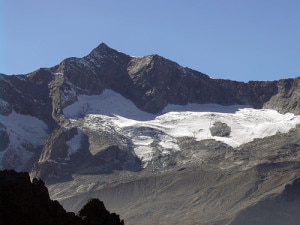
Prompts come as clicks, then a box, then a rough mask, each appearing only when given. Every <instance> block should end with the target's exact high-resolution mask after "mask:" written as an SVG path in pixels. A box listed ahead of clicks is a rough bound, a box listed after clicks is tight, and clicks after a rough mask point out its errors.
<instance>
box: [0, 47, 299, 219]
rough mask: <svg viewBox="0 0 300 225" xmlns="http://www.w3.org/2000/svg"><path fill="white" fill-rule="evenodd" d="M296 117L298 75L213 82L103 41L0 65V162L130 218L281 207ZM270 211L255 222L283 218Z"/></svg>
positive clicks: (70, 197) (295, 168) (70, 204)
mask: <svg viewBox="0 0 300 225" xmlns="http://www.w3.org/2000/svg"><path fill="white" fill-rule="evenodd" d="M299 124H300V77H297V78H291V79H282V80H278V81H250V82H248V83H244V82H237V81H231V80H223V79H212V78H210V77H209V76H208V75H206V74H203V73H201V72H198V71H195V70H192V69H190V68H186V67H182V66H180V65H178V64H177V63H175V62H173V61H170V60H168V59H165V58H163V57H161V56H159V55H149V56H144V57H132V56H129V55H127V54H124V53H121V52H119V51H116V50H114V49H112V48H110V47H108V46H107V45H106V44H104V43H102V44H100V45H99V46H98V47H96V48H95V49H94V50H92V51H91V53H90V54H88V55H87V56H85V57H83V58H75V57H73V58H67V59H65V60H64V61H62V62H61V63H60V64H59V65H56V66H54V67H51V68H40V69H38V70H36V71H34V72H32V73H29V74H25V75H9V76H8V75H4V74H0V138H1V142H0V167H1V168H4V169H14V170H17V171H27V172H29V173H30V175H31V176H32V177H37V178H41V179H43V180H44V181H45V183H46V184H47V186H48V188H49V193H50V195H51V196H52V198H54V199H57V200H58V201H59V202H61V203H62V204H63V205H64V207H66V208H67V209H68V210H73V211H78V210H79V209H80V208H81V207H82V206H83V204H84V203H85V202H86V200H88V199H89V198H91V197H97V198H98V197H100V199H102V200H103V201H104V203H105V205H106V206H107V207H108V208H109V210H113V211H116V212H117V213H119V214H120V215H121V216H122V218H124V219H125V223H128V224H231V223H232V224H239V223H243V224H244V222H239V221H245V220H244V218H248V217H249V215H253V213H254V214H255V213H258V212H257V209H258V208H259V207H262V206H265V204H266V202H267V203H268V202H269V201H270V202H273V200H274V198H275V199H276V201H275V200H274V201H275V202H276V204H277V203H278V207H277V208H276V209H277V210H280V209H281V208H280V207H282V206H283V205H284V204H285V203H284V202H285V198H283V197H281V196H283V195H282V193H283V192H284V190H285V187H286V185H288V184H292V183H293V182H294V184H295V182H296V181H295V180H297V179H298V178H299V177H300V174H299V163H300V161H299V159H300V158H299V157H300V156H299V155H300V154H299V151H300V139H299V134H300V133H299V132H300V127H299V126H300V125H299ZM295 190H296V189H295ZM297 190H298V189H297ZM93 204H94V203H93ZM97 204H98V203H97ZM268 204H269V203H268ZM276 204H275V205H274V207H275V206H276ZM293 204H294V203H293ZM295 204H296V206H297V201H295ZM279 205H280V206H279ZM287 205H289V204H287ZM272 210H275V209H274V208H272ZM258 215H260V214H258ZM286 215H294V211H288V212H286ZM270 216H273V217H274V218H275V219H273V220H269V219H267V218H265V219H263V220H262V221H261V222H260V223H256V224H268V222H266V221H273V222H272V223H269V224H276V223H274V221H276V220H277V219H278V221H282V219H283V218H285V217H284V216H283V214H280V213H278V214H272V215H271V214H270ZM276 216H277V217H276ZM260 218H262V217H260ZM293 218H294V217H293ZM296 220H297V218H296V217H295V220H293V221H296ZM245 224H246V223H245ZM278 224H280V223H278ZM289 224H294V223H293V222H292V221H291V222H290V223H289Z"/></svg>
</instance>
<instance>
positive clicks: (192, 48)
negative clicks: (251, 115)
mask: <svg viewBox="0 0 300 225" xmlns="http://www.w3.org/2000/svg"><path fill="white" fill-rule="evenodd" d="M299 12H300V1H299V0H186V1H183V0H151V1H150V0H106V1H104V0H85V1H83V0H59V1H58V0H51V1H48V0H26V1H24V0H0V73H5V74H24V73H29V72H31V71H34V70H36V69H38V68H40V67H51V66H54V65H56V64H58V63H59V62H61V61H62V60H63V59H65V58H67V57H71V56H75V57H82V56H85V55H87V54H88V53H89V52H90V51H91V50H92V49H93V48H95V47H96V46H97V45H99V44H100V43H101V42H105V43H106V44H108V45H109V46H110V47H112V48H114V49H117V50H119V51H122V52H125V53H127V54H129V55H133V56H144V55H149V54H154V53H156V54H159V55H161V56H163V57H165V58H168V59H171V60H173V61H176V62H177V63H179V64H180V65H182V66H187V67H190V68H192V69H195V70H198V71H201V72H203V73H206V74H208V75H210V76H211V77H214V78H224V79H231V80H239V81H249V80H277V79H280V78H286V77H297V76H300V62H299V61H300V60H299V59H300V57H299V55H300V13H299Z"/></svg>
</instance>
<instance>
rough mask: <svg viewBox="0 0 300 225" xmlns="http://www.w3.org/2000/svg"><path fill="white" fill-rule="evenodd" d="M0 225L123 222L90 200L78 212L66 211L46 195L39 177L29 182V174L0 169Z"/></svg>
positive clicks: (108, 224) (111, 224)
mask: <svg viewBox="0 0 300 225" xmlns="http://www.w3.org/2000/svg"><path fill="white" fill-rule="evenodd" d="M0 224H2V225H19V224H23V225H34V224H39V225H53V224H57V225H63V224H64V225H95V224H97V225H124V222H123V221H121V220H120V218H119V216H118V215H116V214H115V213H112V214H111V213H110V212H108V211H107V210H106V209H105V207H104V204H103V203H102V202H101V201H100V200H98V199H93V200H91V201H89V202H88V203H87V204H86V205H85V206H84V207H83V208H82V209H81V210H80V211H79V213H78V215H75V213H68V212H66V211H65V210H64V208H63V207H62V206H61V205H60V204H59V203H58V202H57V201H53V200H51V199H50V198H49V193H48V190H47V188H46V187H45V186H44V183H43V181H42V180H38V179H33V180H32V182H31V181H30V177H29V174H28V173H17V172H15V171H13V170H9V171H8V170H3V171H0Z"/></svg>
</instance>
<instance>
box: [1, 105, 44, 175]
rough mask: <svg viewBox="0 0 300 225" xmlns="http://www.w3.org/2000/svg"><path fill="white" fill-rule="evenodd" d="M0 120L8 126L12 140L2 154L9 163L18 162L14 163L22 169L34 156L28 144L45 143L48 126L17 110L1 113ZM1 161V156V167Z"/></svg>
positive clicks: (7, 129)
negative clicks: (28, 148)
mask: <svg viewBox="0 0 300 225" xmlns="http://www.w3.org/2000/svg"><path fill="white" fill-rule="evenodd" d="M0 122H1V123H2V124H3V125H4V126H5V127H6V131H7V133H8V135H9V141H10V143H9V146H8V147H7V149H5V150H4V151H3V152H2V154H1V155H2V157H4V156H5V158H6V161H7V163H11V164H14V163H16V165H13V167H14V168H16V169H22V168H23V166H24V165H25V164H26V163H27V161H28V160H29V159H30V158H31V157H32V156H33V152H30V151H27V150H26V146H31V147H37V146H41V145H43V144H44V143H45V141H46V138H47V136H48V134H47V128H48V127H47V125H46V124H45V123H44V122H43V121H41V120H39V119H38V118H36V117H33V116H29V115H22V114H19V113H16V112H15V111H13V112H12V113H10V114H9V115H8V116H3V115H0ZM1 155H0V156H1ZM16 160H17V161H16ZM1 162H2V159H1V158H0V167H1Z"/></svg>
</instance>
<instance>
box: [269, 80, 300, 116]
mask: <svg viewBox="0 0 300 225" xmlns="http://www.w3.org/2000/svg"><path fill="white" fill-rule="evenodd" d="M277 87H278V89H277V90H278V91H277V93H276V94H275V95H273V96H272V97H271V99H270V100H269V101H268V102H266V103H265V104H264V107H265V108H269V109H275V110H277V111H279V112H281V113H287V112H290V113H294V114H300V77H298V78H296V79H286V80H280V81H278V84H277Z"/></svg>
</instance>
